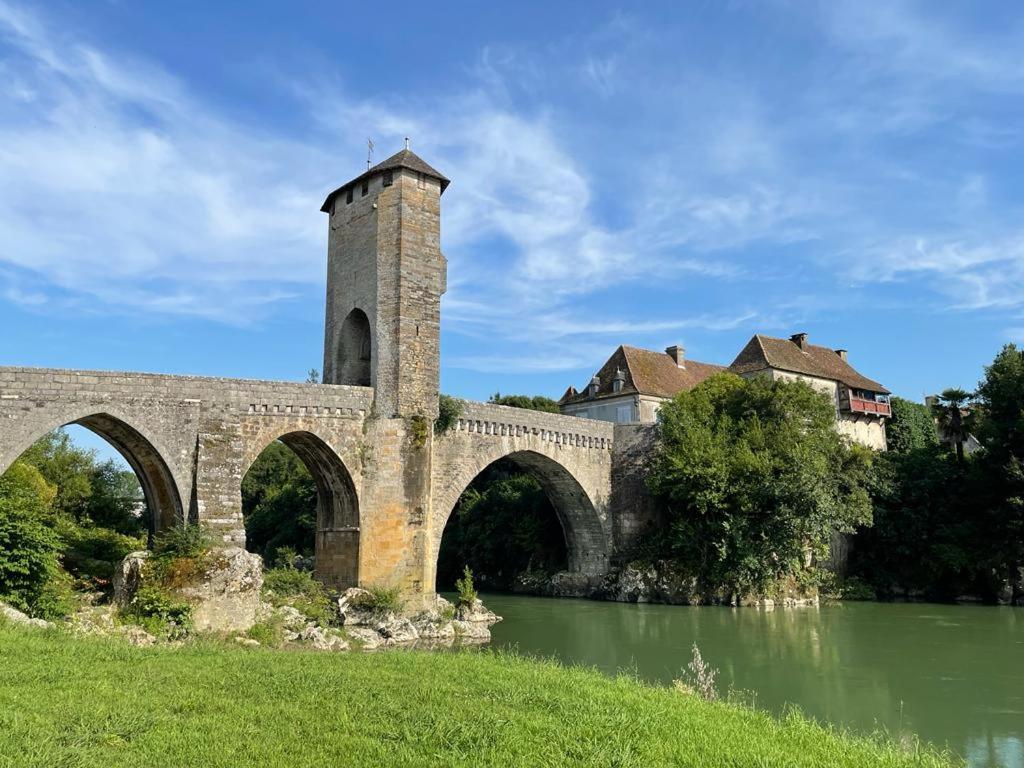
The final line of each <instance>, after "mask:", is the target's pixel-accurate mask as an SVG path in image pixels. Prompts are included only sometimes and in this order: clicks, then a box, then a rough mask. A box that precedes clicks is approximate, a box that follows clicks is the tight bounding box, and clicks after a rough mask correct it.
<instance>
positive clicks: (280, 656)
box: [0, 624, 951, 768]
mask: <svg viewBox="0 0 1024 768" xmlns="http://www.w3.org/2000/svg"><path fill="white" fill-rule="evenodd" d="M0 656H2V657H3V659H4V664H3V665H0V765H8V764H10V765H18V766H23V767H24V768H50V766H54V765H71V764H74V765H104V766H110V767H111V768H118V767H120V766H124V767H126V768H127V767H128V766H131V767H132V768H134V766H137V765H177V766H193V765H194V766H199V765H202V766H212V767H214V768H217V767H221V766H222V767H224V768H227V767H228V766H231V767H232V768H233V766H237V765H261V766H268V768H273V767H275V766H293V765H330V764H336V763H337V762H338V761H339V760H340V759H344V760H345V761H346V762H349V763H351V764H355V765H392V766H419V765H466V766H470V765H472V766H509V765H516V766H535V765H536V766H550V765H559V766H561V765H580V766H582V765H602V766H606V765H615V766H644V767H646V766H663V765H665V766H667V765H687V766H694V767H701V766H706V767H707V768H711V767H712V766H714V767H715V768H717V767H718V766H724V765H729V766H750V768H754V767H755V766H757V767H760V766H780V767H781V766H786V767H787V768H789V767H791V766H794V767H799V766H822V768H824V767H825V766H828V767H829V768H832V767H833V766H835V767H838V768H844V767H850V768H852V767H854V766H856V767H858V768H859V767H861V766H864V768H867V766H872V767H875V766H888V767H890V768H902V767H903V766H907V767H908V768H909V767H910V766H920V767H921V768H940V767H942V766H949V765H951V762H949V761H947V760H944V759H943V758H942V757H940V756H938V755H936V754H933V753H931V752H929V751H921V752H917V751H916V750H915V751H913V752H911V751H907V750H904V749H901V748H900V747H898V746H896V745H894V744H890V743H872V742H870V741H868V740H865V739H858V738H852V737H850V736H848V735H844V734H841V733H838V732H836V731H834V730H828V729H825V728H822V727H819V726H817V725H814V724H813V723H810V722H808V721H806V720H805V719H803V718H801V717H799V716H798V715H791V716H789V717H786V718H783V719H782V720H776V719H773V718H771V717H770V716H768V715H765V714H762V713H759V712H754V711H752V710H748V709H745V708H742V707H739V706H735V705H729V704H709V703H707V702H704V701H702V700H700V699H699V698H697V697H696V696H686V695H680V694H679V693H677V692H675V691H673V690H671V689H667V688H656V687H652V686H648V685H645V684H642V683H639V682H637V681H635V680H633V679H630V678H625V677H620V678H617V679H612V678H608V677H605V676H603V675H601V674H599V673H597V672H594V671H590V670H586V669H579V668H565V667H561V666H559V665H557V664H555V663H553V662H540V661H532V660H527V659H523V658H517V657H514V656H509V655H504V654H496V653H487V652H484V653H456V654H448V653H445V654H431V653H426V652H390V653H386V654H353V655H345V656H337V655H333V654H316V653H311V652H301V651H296V652H287V653H285V652H276V651H269V650H263V649H255V650H249V649H243V648H234V647H225V646H224V645H223V644H214V643H190V644H186V645H185V646H183V647H180V648H173V647H166V646H163V647H160V646H155V647H152V648H145V649H143V648H132V647H129V646H128V645H126V644H124V643H120V642H116V641H113V640H96V639H75V638H70V637H68V636H65V635H63V634H61V633H59V632H55V631H50V632H44V631H38V630H36V631H30V630H23V629H16V628H14V627H11V626H7V625H3V624H0ZM225 681H230V695H226V693H225V691H226V689H225Z"/></svg>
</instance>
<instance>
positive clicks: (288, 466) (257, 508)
mask: <svg viewBox="0 0 1024 768" xmlns="http://www.w3.org/2000/svg"><path fill="white" fill-rule="evenodd" d="M316 503H317V491H316V483H315V481H314V480H313V476H312V475H311V474H310V473H309V470H308V469H306V465H305V464H303V463H302V460H301V459H300V458H299V457H298V456H296V455H295V452H294V451H292V450H291V449H290V448H289V447H288V446H286V445H285V444H284V443H281V442H274V443H271V444H270V445H269V446H267V448H266V450H264V451H263V453H261V454H260V455H259V457H258V458H257V459H256V461H254V462H253V465H252V467H251V468H250V469H249V471H248V472H247V473H246V475H245V477H244V478H243V479H242V515H243V517H244V520H245V538H246V546H247V547H248V548H249V550H251V551H253V552H256V553H258V554H260V555H263V557H264V558H266V559H267V560H268V561H269V562H272V561H273V560H274V556H275V554H276V552H277V550H278V549H280V548H282V547H289V548H291V549H293V550H295V551H296V552H298V553H300V554H312V553H313V550H314V547H315V543H316V542H315V539H316Z"/></svg>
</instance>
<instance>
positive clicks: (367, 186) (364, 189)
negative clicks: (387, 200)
mask: <svg viewBox="0 0 1024 768" xmlns="http://www.w3.org/2000/svg"><path fill="white" fill-rule="evenodd" d="M369 191H370V181H369V179H367V180H366V181H364V182H363V186H362V188H361V189H360V190H359V194H360V195H361V196H362V197H366V193H367V192H369Z"/></svg>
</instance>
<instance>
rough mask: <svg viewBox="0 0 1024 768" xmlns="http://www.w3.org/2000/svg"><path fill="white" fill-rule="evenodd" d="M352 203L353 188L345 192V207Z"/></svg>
mask: <svg viewBox="0 0 1024 768" xmlns="http://www.w3.org/2000/svg"><path fill="white" fill-rule="evenodd" d="M351 202H352V187H349V188H348V189H346V190H345V205H348V204H349V203H351Z"/></svg>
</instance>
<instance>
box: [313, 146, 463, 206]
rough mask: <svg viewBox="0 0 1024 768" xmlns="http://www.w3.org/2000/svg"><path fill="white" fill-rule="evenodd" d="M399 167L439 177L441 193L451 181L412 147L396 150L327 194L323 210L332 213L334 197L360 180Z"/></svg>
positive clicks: (435, 177)
mask: <svg viewBox="0 0 1024 768" xmlns="http://www.w3.org/2000/svg"><path fill="white" fill-rule="evenodd" d="M398 168H406V169H408V170H410V171H416V172H417V173H422V174H423V175H424V176H429V177H431V178H433V179H437V180H438V181H439V182H441V194H444V191H445V190H446V189H448V185H449V184H450V183H451V182H450V181H449V180H448V179H447V178H446V177H445V176H444V174H442V173H441V172H440V171H438V170H437V169H435V168H433V167H432V166H430V165H429V164H428V163H427V162H426V161H425V160H423V158H421V157H420V156H419V155H417V154H416V153H415V152H413V151H412V150H411V149H403V150H401V151H400V152H396V153H395V154H393V155H392V156H391V157H389V158H388V159H387V160H382V161H381V162H379V163H377V164H376V165H375V166H373V167H372V168H370V169H369V170H367V171H366V172H365V173H361V174H359V175H358V176H356V177H355V178H354V179H352V181H349V182H347V183H345V184H342V185H341V186H340V187H338V188H337V189H336V190H334V191H333V192H331V194H329V195H328V196H327V199H326V200H324V204H323V205H322V206H320V210H321V211H323V212H324V213H330V212H331V203H332V202H333V201H334V198H335V197H337V195H338V194H340V193H341V192H344V191H345V190H346V189H348V188H349V187H354V186H355V185H357V184H358V183H359V182H361V181H363V180H365V179H369V178H371V177H373V176H377V175H379V174H381V173H384V171H392V170H395V169H398Z"/></svg>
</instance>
